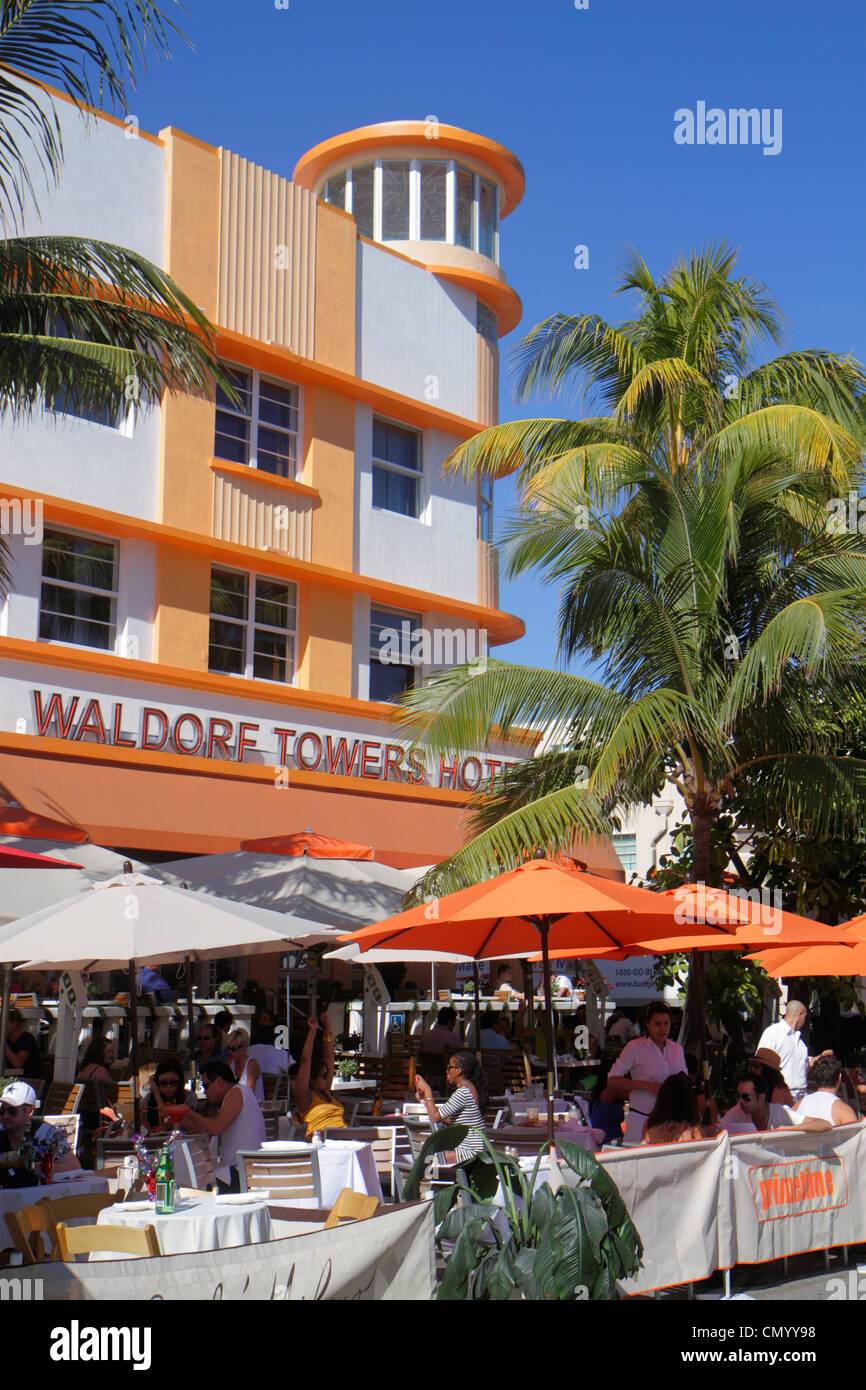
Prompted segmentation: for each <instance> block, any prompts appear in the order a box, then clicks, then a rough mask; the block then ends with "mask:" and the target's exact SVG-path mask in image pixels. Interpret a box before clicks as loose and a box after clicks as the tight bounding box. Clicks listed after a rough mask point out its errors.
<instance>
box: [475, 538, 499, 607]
mask: <svg viewBox="0 0 866 1390" xmlns="http://www.w3.org/2000/svg"><path fill="white" fill-rule="evenodd" d="M478 602H479V603H480V604H481V607H482V608H498V607H499V551H498V550H497V549H496V546H495V545H491V544H490V542H489V541H481V540H480V541H479V542H478Z"/></svg>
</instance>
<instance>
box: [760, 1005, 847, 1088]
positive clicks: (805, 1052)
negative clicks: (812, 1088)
mask: <svg viewBox="0 0 866 1390" xmlns="http://www.w3.org/2000/svg"><path fill="white" fill-rule="evenodd" d="M808 1017H809V1011H808V1009H807V1008H806V1005H805V1004H801V1003H800V1000H799V999H789V1000H788V1007H787V1008H786V1009H785V1016H784V1018H782V1019H780V1020H779V1022H778V1023H772V1024H771V1025H770V1027H769V1028H765V1029H764V1031H763V1033H762V1034H761V1040H760V1042H759V1043H758V1048H759V1049H760V1048H762V1047H768V1048H770V1049H771V1050H772V1051H773V1052H776V1053H778V1056H779V1067H780V1069H781V1072H782V1075H783V1076H784V1078H785V1081H786V1082H787V1084H788V1089H789V1091H790V1092H791V1095H792V1096H793V1097H794V1104H795V1105H796V1103H797V1101H798V1100H802V1099H803V1097H804V1095H805V1094H806V1079H807V1077H808V1075H809V1068H810V1067H811V1066H812V1064H813V1062H816V1061H817V1060H818V1059H817V1058H816V1057H810V1056H809V1049H808V1048H807V1046H806V1044H805V1043H804V1042H803V1039H802V1038H801V1037H800V1030H801V1028H802V1027H803V1025H804V1023H805V1022H806V1019H807V1018H808ZM818 1055H819V1056H820V1057H831V1056H832V1055H833V1054H832V1052H830V1051H827V1052H821V1053H819V1054H818Z"/></svg>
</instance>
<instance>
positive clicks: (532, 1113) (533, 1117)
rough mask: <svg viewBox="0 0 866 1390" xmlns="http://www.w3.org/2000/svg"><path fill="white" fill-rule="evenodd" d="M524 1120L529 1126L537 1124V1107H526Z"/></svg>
mask: <svg viewBox="0 0 866 1390" xmlns="http://www.w3.org/2000/svg"><path fill="white" fill-rule="evenodd" d="M526 1118H527V1120H528V1121H529V1123H530V1124H531V1125H537V1124H538V1106H537V1105H528V1106H527V1107H526Z"/></svg>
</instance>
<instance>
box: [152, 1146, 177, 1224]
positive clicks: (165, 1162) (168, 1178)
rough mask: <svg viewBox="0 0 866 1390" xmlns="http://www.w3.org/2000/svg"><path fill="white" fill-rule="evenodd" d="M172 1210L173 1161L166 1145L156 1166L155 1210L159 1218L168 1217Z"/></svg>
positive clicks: (173, 1195)
mask: <svg viewBox="0 0 866 1390" xmlns="http://www.w3.org/2000/svg"><path fill="white" fill-rule="evenodd" d="M174 1208H175V1182H174V1159H173V1158H172V1156H171V1145H170V1144H166V1146H165V1148H164V1149H163V1151H162V1153H161V1154H160V1156H159V1162H158V1163H157V1165H156V1210H157V1214H158V1215H159V1216H168V1215H170V1214H171V1213H172V1212H173V1211H174Z"/></svg>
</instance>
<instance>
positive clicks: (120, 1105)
mask: <svg viewBox="0 0 866 1390" xmlns="http://www.w3.org/2000/svg"><path fill="white" fill-rule="evenodd" d="M134 1096H135V1087H134V1085H133V1082H132V1081H118V1083H117V1100H116V1101H115V1102H114V1108H115V1110H116V1111H117V1113H118V1114H119V1115H122V1116H123V1118H124V1120H126V1122H127V1124H133V1123H134V1121H135V1100H134Z"/></svg>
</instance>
